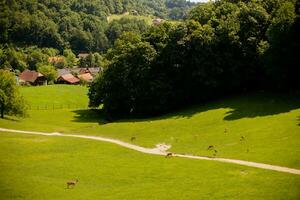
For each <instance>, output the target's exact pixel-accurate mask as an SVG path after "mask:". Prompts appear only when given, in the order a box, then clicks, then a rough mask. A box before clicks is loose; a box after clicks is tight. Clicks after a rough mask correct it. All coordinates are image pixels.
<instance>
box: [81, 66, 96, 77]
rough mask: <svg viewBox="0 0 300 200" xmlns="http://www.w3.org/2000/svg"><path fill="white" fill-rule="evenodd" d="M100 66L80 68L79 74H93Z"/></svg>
mask: <svg viewBox="0 0 300 200" xmlns="http://www.w3.org/2000/svg"><path fill="white" fill-rule="evenodd" d="M100 70H101V69H100V67H90V68H80V70H79V73H80V74H86V73H90V74H91V75H93V76H95V75H97V74H98V73H99V72H100Z"/></svg>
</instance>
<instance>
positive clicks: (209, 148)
mask: <svg viewBox="0 0 300 200" xmlns="http://www.w3.org/2000/svg"><path fill="white" fill-rule="evenodd" d="M214 148H215V147H214V145H210V146H208V148H207V150H212V149H214Z"/></svg>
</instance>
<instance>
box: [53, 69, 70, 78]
mask: <svg viewBox="0 0 300 200" xmlns="http://www.w3.org/2000/svg"><path fill="white" fill-rule="evenodd" d="M71 73H72V71H71V69H69V68H64V69H57V74H58V76H59V77H60V76H63V75H66V74H71Z"/></svg>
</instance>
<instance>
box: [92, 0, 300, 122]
mask: <svg viewBox="0 0 300 200" xmlns="http://www.w3.org/2000/svg"><path fill="white" fill-rule="evenodd" d="M297 5H298V4H297ZM297 13H298V14H297ZM298 35H299V11H297V9H295V1H292V0H291V1H288V2H283V1H282V2H281V3H278V5H277V4H276V3H271V2H270V1H268V2H264V3H263V2H260V1H251V0H250V1H246V2H245V1H229V0H228V1H227V0H226V1H225V0H224V1H216V2H215V3H207V4H201V5H199V6H198V7H196V8H195V9H194V10H192V11H191V13H190V16H189V20H186V21H185V22H184V23H180V24H169V23H163V24H161V25H160V26H154V27H151V28H150V29H149V30H148V31H147V32H146V33H145V34H143V37H142V38H138V37H137V36H134V37H128V36H130V35H127V38H126V37H125V38H124V39H122V37H120V39H119V40H117V42H116V43H115V45H114V47H113V48H112V49H111V50H109V51H108V53H107V55H106V58H107V59H108V60H109V61H110V64H109V65H108V68H107V70H106V71H105V72H104V74H103V76H102V77H101V78H99V79H98V80H97V81H96V82H98V83H94V84H93V85H92V87H91V89H90V95H89V96H90V100H91V105H92V106H98V105H99V104H103V108H104V111H105V112H106V113H107V114H109V115H126V114H136V115H146V116H148V115H151V114H160V113H163V112H166V111H170V110H172V109H175V108H177V107H181V106H183V105H186V104H190V103H195V102H203V101H207V100H210V99H212V98H216V97H220V96H223V95H226V94H230V93H234V92H240V91H245V90H252V89H258V88H263V89H264V88H268V87H270V86H274V85H275V86H276V87H275V89H276V88H278V87H282V88H291V87H294V88H299V84H297V82H296V80H297V76H298V74H299V73H298V72H299V67H298V65H297V63H298V62H297V60H298V57H299V56H298V54H299V52H300V51H299V39H298V38H299V37H298ZM142 44H143V45H145V46H143V48H145V49H144V50H140V49H139V47H140V46H141V45H142ZM138 49H139V50H138ZM150 49H151V51H153V52H154V53H149V52H151V51H150ZM136 50H138V51H136ZM148 50H149V51H148ZM141 52H142V53H143V54H141ZM133 58H135V59H133ZM273 61H274V62H275V63H276V64H272V63H273ZM286 65H287V66H286ZM140 66H143V67H145V69H144V68H143V67H140ZM139 70H141V71H139ZM140 88H143V90H141V89H140ZM94 93H95V94H94ZM141 105H142V106H141Z"/></svg>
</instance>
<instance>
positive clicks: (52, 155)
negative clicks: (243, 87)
mask: <svg viewBox="0 0 300 200" xmlns="http://www.w3.org/2000/svg"><path fill="white" fill-rule="evenodd" d="M87 91H88V90H87V88H86V87H81V86H66V85H54V86H43V87H24V88H21V92H22V94H23V95H24V96H25V98H26V100H27V102H28V104H29V105H31V106H33V105H35V106H37V105H38V106H40V108H44V109H38V110H37V109H31V110H29V111H28V116H27V117H26V118H24V119H21V118H15V117H6V119H1V120H0V127H1V128H9V129H18V130H33V131H45V132H60V133H72V134H82V135H98V136H103V137H108V138H116V139H120V140H122V141H126V142H131V141H130V139H131V137H135V138H136V140H134V141H133V142H132V143H134V144H137V145H141V146H145V147H154V146H155V144H158V143H166V144H170V145H172V148H171V149H170V151H173V152H177V153H189V154H194V155H202V156H212V154H213V152H212V151H211V150H209V149H208V147H209V146H211V145H213V146H214V148H215V149H216V150H217V152H218V153H217V155H216V156H217V157H224V158H234V159H241V160H248V161H255V162H262V163H267V164H275V165H280V166H286V167H292V168H297V169H300V157H299V155H300V148H299V147H300V102H299V98H300V94H295V93H293V94H287V93H285V94H272V93H266V92H256V93H252V94H247V95H238V96H229V97H227V98H224V99H220V100H216V101H213V102H210V103H203V104H202V105H197V106H193V107H189V108H186V109H183V110H178V111H177V112H174V113H170V114H167V115H163V116H159V117H154V118H148V119H122V120H117V121H114V122H108V121H106V120H105V119H104V117H103V115H102V114H101V112H99V111H94V110H88V109H86V107H87V104H88V98H87V96H86V94H87ZM51 104H66V105H68V104H78V105H80V106H79V107H74V108H72V107H70V108H68V107H63V108H62V109H60V108H59V107H57V108H55V109H53V108H52V107H51V106H50V105H51ZM45 105H49V106H45ZM0 158H1V159H0V169H1V170H0V180H1V181H0V199H5V200H6V199H162V200H164V199H178V200H182V199H189V200H194V199H195V200H196V199H197V200H198V199H220V200H221V199H222V200H223V199H230V200H231V199H238V200H240V199H247V200H248V199H255V200H256V199H272V200H274V199H284V200H289V199H295V200H296V199H299V197H300V176H298V175H292V174H286V173H279V172H275V171H269V170H262V169H256V168H250V167H244V166H239V165H234V164H225V163H218V162H213V161H199V160H189V159H183V158H171V159H165V158H164V157H160V156H154V155H144V154H142V153H139V152H135V151H131V150H127V149H124V148H122V147H119V146H116V145H113V144H107V143H103V142H97V141H90V140H84V139H70V138H60V137H59V138H52V137H45V136H28V135H26V136H25V135H19V134H13V133H0ZM76 178H78V179H79V180H80V182H79V183H78V185H76V187H75V188H74V189H66V185H65V182H66V180H68V179H76Z"/></svg>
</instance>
